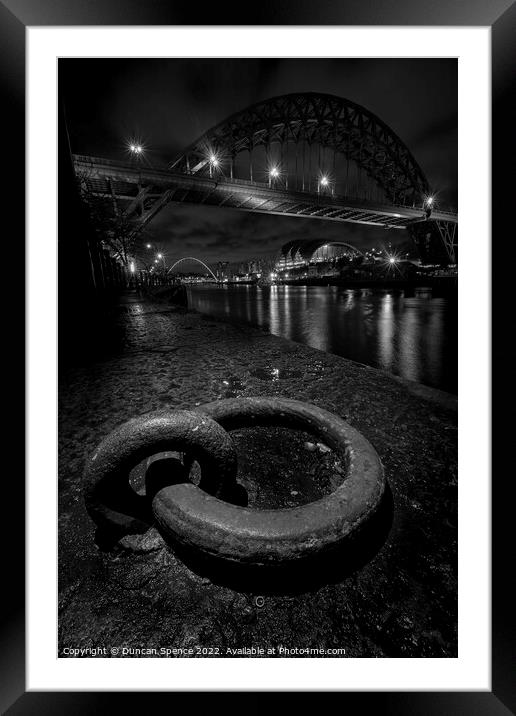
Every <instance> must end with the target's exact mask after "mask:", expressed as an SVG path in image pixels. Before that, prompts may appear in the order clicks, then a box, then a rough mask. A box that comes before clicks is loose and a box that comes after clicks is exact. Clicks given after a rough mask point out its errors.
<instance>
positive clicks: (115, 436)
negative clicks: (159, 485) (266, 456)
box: [83, 410, 237, 531]
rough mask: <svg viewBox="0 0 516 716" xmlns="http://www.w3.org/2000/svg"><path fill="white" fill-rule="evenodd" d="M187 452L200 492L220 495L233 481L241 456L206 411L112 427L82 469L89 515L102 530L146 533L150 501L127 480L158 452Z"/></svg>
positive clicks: (171, 414)
mask: <svg viewBox="0 0 516 716" xmlns="http://www.w3.org/2000/svg"><path fill="white" fill-rule="evenodd" d="M166 451H178V452H188V453H189V455H190V456H191V457H192V458H193V459H195V460H197V462H198V463H199V466H200V468H201V481H200V483H199V484H200V486H201V487H202V489H199V488H196V489H199V491H200V492H201V493H202V494H208V493H209V494H220V491H221V490H223V489H227V488H228V487H231V486H232V485H234V484H235V481H236V473H237V458H236V452H235V448H234V445H233V441H232V440H231V437H230V436H229V435H228V433H227V432H226V431H225V430H224V429H223V428H222V427H221V426H220V425H219V424H218V423H217V422H216V421H215V420H213V419H212V418H210V417H209V416H208V415H207V414H206V413H199V412H198V411H193V410H177V411H174V412H166V413H165V412H158V413H149V414H147V415H143V416H141V417H138V418H134V419H132V420H129V421H127V422H126V423H124V424H123V425H121V426H120V427H119V428H117V429H115V430H113V432H111V433H110V434H109V435H108V436H107V437H106V438H105V439H104V440H103V441H102V442H101V443H100V445H98V446H97V448H96V449H95V452H94V453H93V454H92V455H91V456H90V458H89V459H88V461H87V463H86V466H85V470H84V476H83V478H84V484H85V502H86V508H87V510H88V513H89V514H90V516H91V518H92V519H93V520H94V522H95V523H96V524H97V526H99V527H101V528H104V529H108V530H109V529H115V530H117V531H133V530H134V531H142V530H145V529H148V528H149V526H150V525H151V524H152V523H153V521H154V517H153V515H152V510H151V500H150V499H148V498H146V497H145V496H140V495H138V494H136V492H135V491H134V490H133V489H132V487H131V486H130V484H129V473H130V471H131V470H132V468H133V467H135V466H136V465H137V464H138V463H139V462H141V461H142V460H144V459H145V458H146V457H150V456H151V455H155V454H156V453H159V452H166Z"/></svg>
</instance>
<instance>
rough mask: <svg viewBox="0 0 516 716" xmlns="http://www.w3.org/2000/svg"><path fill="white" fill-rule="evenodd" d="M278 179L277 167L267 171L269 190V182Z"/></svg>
mask: <svg viewBox="0 0 516 716" xmlns="http://www.w3.org/2000/svg"><path fill="white" fill-rule="evenodd" d="M278 177H279V169H278V167H272V168H271V170H270V171H269V189H270V187H271V182H272V180H273V179H277V178H278Z"/></svg>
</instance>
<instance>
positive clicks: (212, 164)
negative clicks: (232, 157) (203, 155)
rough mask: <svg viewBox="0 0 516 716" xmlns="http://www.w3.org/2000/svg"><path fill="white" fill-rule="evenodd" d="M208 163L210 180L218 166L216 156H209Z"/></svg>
mask: <svg viewBox="0 0 516 716" xmlns="http://www.w3.org/2000/svg"><path fill="white" fill-rule="evenodd" d="M209 162H210V178H211V177H212V176H213V169H216V168H217V167H218V166H219V160H218V158H217V155H216V154H210V158H209Z"/></svg>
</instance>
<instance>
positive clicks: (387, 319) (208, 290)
mask: <svg viewBox="0 0 516 716" xmlns="http://www.w3.org/2000/svg"><path fill="white" fill-rule="evenodd" d="M188 291H189V303H190V305H191V307H192V308H194V309H196V310H198V311H201V312H202V313H208V314H211V315H215V316H217V315H218V316H221V317H231V318H234V319H236V320H239V321H242V322H245V323H251V324H254V325H259V326H263V327H266V328H268V329H269V330H270V332H271V333H273V334H275V335H278V336H283V337H285V338H290V339H291V340H294V341H298V342H300V343H305V344H307V345H310V346H312V347H314V348H319V349H320V350H324V351H327V352H330V353H336V354H337V355H341V356H344V357H345V358H350V359H351V360H355V361H358V362H360V363H365V364H367V365H372V366H374V367H377V368H381V369H382V370H386V371H389V372H391V373H394V374H396V375H400V376H402V377H404V378H408V379H409V380H416V381H418V382H421V383H424V384H426V385H432V386H435V387H438V388H441V389H443V390H448V391H450V392H456V391H457V315H456V314H457V306H456V302H454V301H450V300H448V299H443V298H431V296H429V294H428V292H421V295H420V296H418V295H416V296H415V297H413V298H405V297H404V295H403V292H402V291H383V292H382V291H372V290H370V289H356V290H352V289H347V290H346V289H341V288H338V287H335V286H333V287H323V286H271V287H266V288H258V287H255V286H249V285H247V286H227V285H226V286H224V287H216V286H213V285H211V286H202V285H195V286H191V287H189V289H188Z"/></svg>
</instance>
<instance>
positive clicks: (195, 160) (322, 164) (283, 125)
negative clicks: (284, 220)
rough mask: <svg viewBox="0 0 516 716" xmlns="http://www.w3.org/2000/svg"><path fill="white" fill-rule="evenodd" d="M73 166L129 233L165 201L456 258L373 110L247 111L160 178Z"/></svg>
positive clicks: (298, 99)
mask: <svg viewBox="0 0 516 716" xmlns="http://www.w3.org/2000/svg"><path fill="white" fill-rule="evenodd" d="M74 165H75V170H76V174H77V176H78V178H79V181H80V184H81V188H82V190H83V193H84V194H85V195H86V196H88V197H89V198H90V199H91V198H92V197H93V198H95V200H98V201H102V202H103V205H104V207H105V209H106V211H110V212H111V213H112V215H113V218H114V219H115V218H117V217H118V218H120V217H122V218H123V220H124V221H126V222H128V223H130V224H132V225H133V226H134V227H135V231H137V230H139V229H141V228H142V227H143V226H145V225H146V224H147V223H148V222H149V221H151V220H152V219H153V218H154V217H155V216H156V214H157V213H158V212H159V211H160V210H161V209H163V207H165V206H166V205H167V204H168V203H169V202H180V203H182V202H184V203H194V204H205V205H207V206H216V207H225V208H233V209H237V210H240V211H251V212H258V213H266V214H271V215H281V216H292V217H300V218H313V219H319V220H325V221H337V222H351V223H358V224H367V225H372V226H379V227H383V228H387V229H402V230H403V229H409V231H410V233H411V235H412V236H413V237H414V238H415V240H416V243H417V245H418V247H420V248H421V247H428V246H429V244H430V243H432V242H435V241H437V242H440V245H441V246H442V247H443V249H445V253H446V255H447V257H448V259H449V260H450V261H451V262H452V263H455V260H456V249H457V214H456V213H454V212H446V211H442V210H439V209H438V208H437V207H429V206H428V205H425V200H426V198H427V196H428V193H429V185H428V181H427V179H426V177H425V176H424V174H423V172H422V170H421V168H420V167H419V165H418V164H417V162H416V160H415V159H414V157H413V156H412V154H411V152H410V151H409V149H408V148H407V147H406V146H405V144H404V143H403V142H402V141H401V139H400V138H399V137H398V136H397V135H396V134H395V133H394V132H393V131H392V130H391V129H390V128H389V127H388V126H387V125H386V124H385V122H383V121H382V120H380V119H379V118H378V117H376V116H375V115H374V114H373V113H372V112H370V111H369V110H367V109H365V108H364V107H361V106H360V105H357V104H355V103H354V102H351V101H350V100H347V99H344V98H341V97H335V96H333V95H327V94H317V93H304V94H289V95H283V96H281V97H273V98H271V99H268V100H265V101H263V102H259V103H257V104H254V105H252V106H250V107H248V108H247V109H244V110H242V111H241V112H237V113H235V114H233V115H231V116H230V117H229V118H228V119H226V120H224V121H223V122H221V123H219V124H218V125H216V126H215V127H213V128H212V129H209V130H208V131H207V132H206V133H205V134H203V135H202V136H201V137H199V138H198V139H197V140H196V141H195V142H193V143H192V144H191V145H190V146H189V147H187V148H186V149H185V150H184V151H183V152H182V153H181V154H180V155H179V156H178V157H177V158H176V159H175V160H174V161H172V162H171V163H170V165H169V168H168V169H167V170H163V169H154V168H151V167H146V166H145V165H144V164H143V162H141V161H140V162H135V161H130V162H127V161H126V162H119V161H118V162H117V161H110V160H107V159H102V158H96V157H87V156H80V155H74ZM429 218H430V221H429V220H428V219H429ZM429 237H430V238H429ZM425 250H426V249H425Z"/></svg>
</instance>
